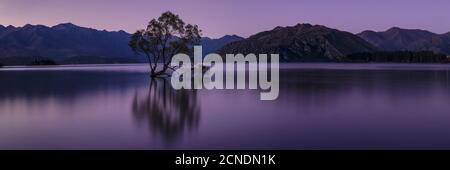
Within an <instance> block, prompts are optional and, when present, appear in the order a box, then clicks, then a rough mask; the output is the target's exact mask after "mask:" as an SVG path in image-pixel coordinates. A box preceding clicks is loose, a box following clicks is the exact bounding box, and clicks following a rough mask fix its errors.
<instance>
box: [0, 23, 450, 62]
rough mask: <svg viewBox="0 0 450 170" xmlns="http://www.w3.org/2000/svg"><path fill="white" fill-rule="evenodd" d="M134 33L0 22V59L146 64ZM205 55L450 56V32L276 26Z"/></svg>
mask: <svg viewBox="0 0 450 170" xmlns="http://www.w3.org/2000/svg"><path fill="white" fill-rule="evenodd" d="M130 36H131V35H130V34H129V33H127V32H124V31H106V30H96V29H92V28H85V27H80V26H77V25H74V24H71V23H64V24H59V25H56V26H53V27H48V26H43V25H25V26H23V27H14V26H8V27H4V26H2V25H0V63H3V64H6V65H24V64H29V63H31V62H33V60H36V59H39V58H45V59H51V60H54V61H55V62H56V63H59V64H91V63H135V62H145V58H143V57H137V56H135V54H134V53H133V52H132V51H131V49H130V48H129V47H128V41H129V39H130ZM201 44H202V46H203V54H204V55H206V54H208V53H211V52H218V53H221V54H225V53H244V54H246V53H256V54H259V53H278V54H280V57H281V58H280V60H281V61H284V62H322V61H325V62H327V61H336V60H339V59H341V58H343V57H345V56H347V55H349V54H354V53H361V52H375V51H423V50H428V51H434V52H438V53H445V54H447V55H448V54H450V32H449V33H446V34H435V33H432V32H429V31H424V30H411V29H401V28H397V27H394V28H391V29H389V30H387V31H385V32H374V31H364V32H362V33H359V34H356V35H355V34H352V33H349V32H345V31H340V30H337V29H333V28H328V27H325V26H322V25H311V24H297V25H295V26H288V27H276V28H274V29H273V30H269V31H264V32H260V33H257V34H255V35H253V36H250V37H249V38H242V37H239V36H236V35H226V36H223V37H221V38H218V39H211V38H208V37H203V38H202V39H201Z"/></svg>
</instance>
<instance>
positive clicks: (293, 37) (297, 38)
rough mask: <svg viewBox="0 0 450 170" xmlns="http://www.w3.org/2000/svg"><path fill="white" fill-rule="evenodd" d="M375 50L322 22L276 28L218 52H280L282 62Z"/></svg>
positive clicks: (326, 59) (237, 42)
mask: <svg viewBox="0 0 450 170" xmlns="http://www.w3.org/2000/svg"><path fill="white" fill-rule="evenodd" d="M376 50H377V49H376V48H375V47H374V46H372V45H371V44H369V43H368V42H366V41H364V40H363V39H361V38H360V37H358V36H356V35H354V34H351V33H349V32H344V31H339V30H337V29H332V28H328V27H325V26H322V25H311V24H297V25H295V26H288V27H276V28H274V29H273V30H270V31H264V32H260V33H257V34H255V35H252V36H250V37H249V38H247V39H245V40H241V41H236V42H232V43H230V44H228V45H226V46H224V47H223V48H221V49H220V50H219V53H221V54H226V53H233V54H234V53H243V54H248V53H255V54H274V53H276V54H280V61H282V62H314V61H336V60H339V59H341V58H342V57H345V56H346V55H348V54H352V53H359V52H372V51H376Z"/></svg>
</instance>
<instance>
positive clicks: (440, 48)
mask: <svg viewBox="0 0 450 170" xmlns="http://www.w3.org/2000/svg"><path fill="white" fill-rule="evenodd" d="M357 35H358V36H359V37H361V38H363V39H364V40H366V41H368V42H370V43H372V44H373V45H374V46H376V47H377V48H379V49H381V50H384V51H433V52H436V53H445V54H450V32H449V33H445V34H436V33H433V32H430V31H426V30H420V29H403V28H399V27H393V28H390V29H388V30H386V31H382V32H375V31H363V32H361V33H359V34H357Z"/></svg>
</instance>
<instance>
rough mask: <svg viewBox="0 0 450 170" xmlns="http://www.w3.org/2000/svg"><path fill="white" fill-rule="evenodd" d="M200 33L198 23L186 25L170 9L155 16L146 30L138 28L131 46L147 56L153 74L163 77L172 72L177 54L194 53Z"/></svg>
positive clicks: (135, 50) (152, 75)
mask: <svg viewBox="0 0 450 170" xmlns="http://www.w3.org/2000/svg"><path fill="white" fill-rule="evenodd" d="M200 36H201V30H200V29H199V28H198V26H197V25H191V24H185V23H184V22H183V20H181V19H180V17H179V16H178V15H176V14H173V13H172V12H170V11H167V12H164V13H163V14H162V15H161V16H160V17H159V18H158V19H152V20H151V21H150V22H149V23H148V26H147V28H146V29H142V30H138V31H136V32H135V33H134V34H133V36H132V37H131V40H130V42H129V46H130V47H131V48H132V49H133V51H134V52H135V53H137V54H140V55H145V56H146V57H147V59H148V63H149V66H150V71H151V75H150V76H151V77H160V76H166V75H168V73H167V71H168V69H172V70H173V69H174V68H172V67H171V66H170V62H171V60H172V57H173V56H174V55H175V54H178V53H185V54H191V53H192V51H193V50H192V48H193V46H194V45H196V44H198V43H199V42H200V38H201V37H200Z"/></svg>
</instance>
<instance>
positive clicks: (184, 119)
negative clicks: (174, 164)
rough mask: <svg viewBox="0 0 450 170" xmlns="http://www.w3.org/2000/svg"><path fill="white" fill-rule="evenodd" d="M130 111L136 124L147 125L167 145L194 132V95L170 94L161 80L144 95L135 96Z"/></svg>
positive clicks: (196, 118) (190, 92)
mask: <svg viewBox="0 0 450 170" xmlns="http://www.w3.org/2000/svg"><path fill="white" fill-rule="evenodd" d="M140 94H144V95H140ZM132 109H133V110H132V111H133V113H134V116H135V118H136V119H137V120H138V121H140V122H145V123H148V124H149V127H150V128H151V129H152V130H153V131H156V132H157V133H160V134H161V135H162V136H163V137H164V139H166V140H168V141H172V140H174V139H175V138H176V137H178V136H179V135H181V134H182V133H183V131H184V130H185V129H188V130H189V129H192V128H195V127H196V126H197V125H198V122H199V118H200V107H199V103H198V100H197V92H196V91H195V90H174V89H173V88H172V87H171V85H170V84H169V83H168V82H166V81H165V80H152V81H151V82H150V87H149V90H148V91H147V92H146V93H138V92H137V93H136V95H135V98H134V100H133V104H132Z"/></svg>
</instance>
